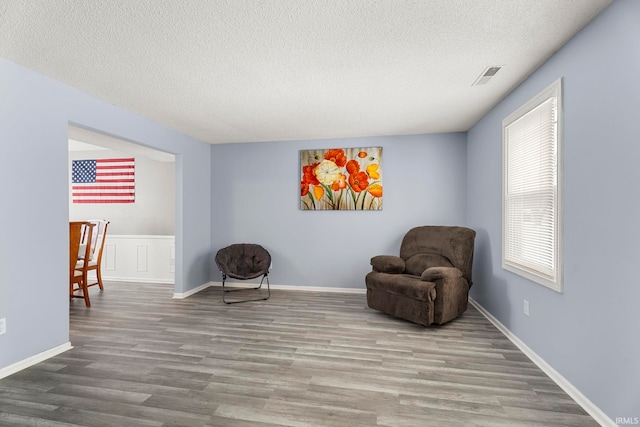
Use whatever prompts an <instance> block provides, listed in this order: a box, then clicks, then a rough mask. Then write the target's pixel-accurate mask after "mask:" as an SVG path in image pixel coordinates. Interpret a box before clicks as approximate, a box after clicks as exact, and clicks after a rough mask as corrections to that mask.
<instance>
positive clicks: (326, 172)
mask: <svg viewBox="0 0 640 427" xmlns="http://www.w3.org/2000/svg"><path fill="white" fill-rule="evenodd" d="M313 173H314V174H315V175H316V178H318V181H320V182H321V183H322V184H324V185H331V184H333V182H334V181H335V180H336V179H338V177H339V176H340V168H339V167H338V165H336V164H335V162H332V161H331V160H323V161H322V162H320V164H319V165H318V166H316V169H315V170H314V171H313Z"/></svg>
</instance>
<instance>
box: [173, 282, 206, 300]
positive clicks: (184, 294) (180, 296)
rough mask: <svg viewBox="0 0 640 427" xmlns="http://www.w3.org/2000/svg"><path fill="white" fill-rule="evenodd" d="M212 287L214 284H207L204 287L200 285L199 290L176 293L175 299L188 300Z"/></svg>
mask: <svg viewBox="0 0 640 427" xmlns="http://www.w3.org/2000/svg"><path fill="white" fill-rule="evenodd" d="M210 286H213V282H209V283H205V284H204V285H200V286H198V287H197V288H193V289H189V290H188V291H187V292H174V294H173V298H175V299H183V298H187V297H190V296H191V295H193V294H197V293H198V292H200V291H203V290H205V289H207V288H208V287H210Z"/></svg>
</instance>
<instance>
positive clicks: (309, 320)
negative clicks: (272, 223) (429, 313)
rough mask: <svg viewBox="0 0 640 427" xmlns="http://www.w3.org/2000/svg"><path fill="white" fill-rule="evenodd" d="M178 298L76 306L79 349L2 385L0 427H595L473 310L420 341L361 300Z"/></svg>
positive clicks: (419, 335) (147, 294)
mask: <svg viewBox="0 0 640 427" xmlns="http://www.w3.org/2000/svg"><path fill="white" fill-rule="evenodd" d="M172 291H173V288H172V286H171V285H150V284H123V283H107V284H105V291H104V292H102V293H100V292H99V290H97V289H95V290H94V289H92V290H91V302H92V307H91V308H86V307H85V306H84V304H83V302H82V301H80V300H77V301H73V302H72V303H71V309H70V323H71V326H70V327H71V343H72V345H73V346H74V348H73V349H72V350H70V351H67V352H65V353H63V354H61V355H58V356H56V357H53V358H51V359H49V360H47V361H45V362H43V363H40V364H38V365H35V366H33V367H30V368H28V369H25V370H23V371H21V372H18V373H16V374H14V375H12V376H9V377H7V378H4V379H2V380H0V425H1V426H78V425H81V426H91V427H95V426H126V427H132V426H238V427H240V426H258V427H260V426H262V427H267V426H327V427H331V426H353V427H358V426H388V427H400V426H403V427H404V426H419V427H429V426H437V427H443V426H509V427H514V426H544V427H551V426H576V427H587V426H597V425H598V424H597V423H596V422H595V421H594V420H593V419H592V418H591V417H589V416H588V415H587V414H586V413H585V412H584V410H582V408H580V407H579V406H578V405H577V404H576V403H575V402H574V401H573V400H572V399H571V398H570V397H569V396H567V395H566V394H565V393H564V392H563V391H562V390H561V389H560V388H559V387H558V386H557V385H556V384H555V383H554V382H553V381H551V380H550V379H549V378H548V377H547V376H546V375H545V374H544V373H543V372H542V371H541V370H540V369H538V368H537V367H536V366H535V365H534V364H533V363H532V362H531V361H530V360H529V359H528V358H527V357H526V356H524V355H523V354H522V353H521V352H520V351H519V350H518V349H517V348H516V347H515V346H514V345H513V344H512V343H511V342H510V341H509V340H507V338H505V337H504V336H503V335H502V334H501V333H500V332H499V331H498V330H497V329H496V328H495V327H494V326H493V325H491V323H489V321H487V320H486V319H485V318H484V317H483V316H482V315H481V314H480V313H479V312H478V311H477V310H476V309H474V308H473V307H470V308H469V310H468V311H467V312H466V313H465V314H464V315H463V316H462V317H460V318H458V319H457V320H454V321H453V322H451V323H449V324H447V325H444V326H439V327H438V326H437V327H430V328H424V327H422V326H419V325H414V324H412V323H409V322H405V321H403V320H399V319H395V318H392V317H389V316H387V315H384V314H382V313H379V312H376V311H374V310H371V309H369V308H367V307H366V301H365V296H364V295H361V294H338V293H318V292H293V291H281V290H273V291H272V296H271V299H270V300H268V301H264V302H251V303H245V304H237V305H224V304H223V303H222V299H221V291H220V289H219V288H208V289H205V290H204V291H202V292H200V293H198V294H196V295H193V296H191V297H189V298H187V299H184V300H176V299H172V298H171V296H172Z"/></svg>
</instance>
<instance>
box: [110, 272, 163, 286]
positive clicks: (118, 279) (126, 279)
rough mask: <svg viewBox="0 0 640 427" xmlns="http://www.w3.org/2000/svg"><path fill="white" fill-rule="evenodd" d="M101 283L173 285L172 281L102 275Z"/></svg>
mask: <svg viewBox="0 0 640 427" xmlns="http://www.w3.org/2000/svg"><path fill="white" fill-rule="evenodd" d="M102 281H103V282H130V283H162V284H166V285H172V284H174V283H175V282H174V280H173V279H140V278H135V277H111V276H105V275H104V274H103V275H102Z"/></svg>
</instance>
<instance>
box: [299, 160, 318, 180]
mask: <svg viewBox="0 0 640 427" xmlns="http://www.w3.org/2000/svg"><path fill="white" fill-rule="evenodd" d="M319 164H320V163H314V164H312V165H308V166H303V167H302V182H306V183H307V184H311V185H320V182H319V181H318V178H316V174H315V173H314V171H315V169H316V167H317V166H318V165H319Z"/></svg>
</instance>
